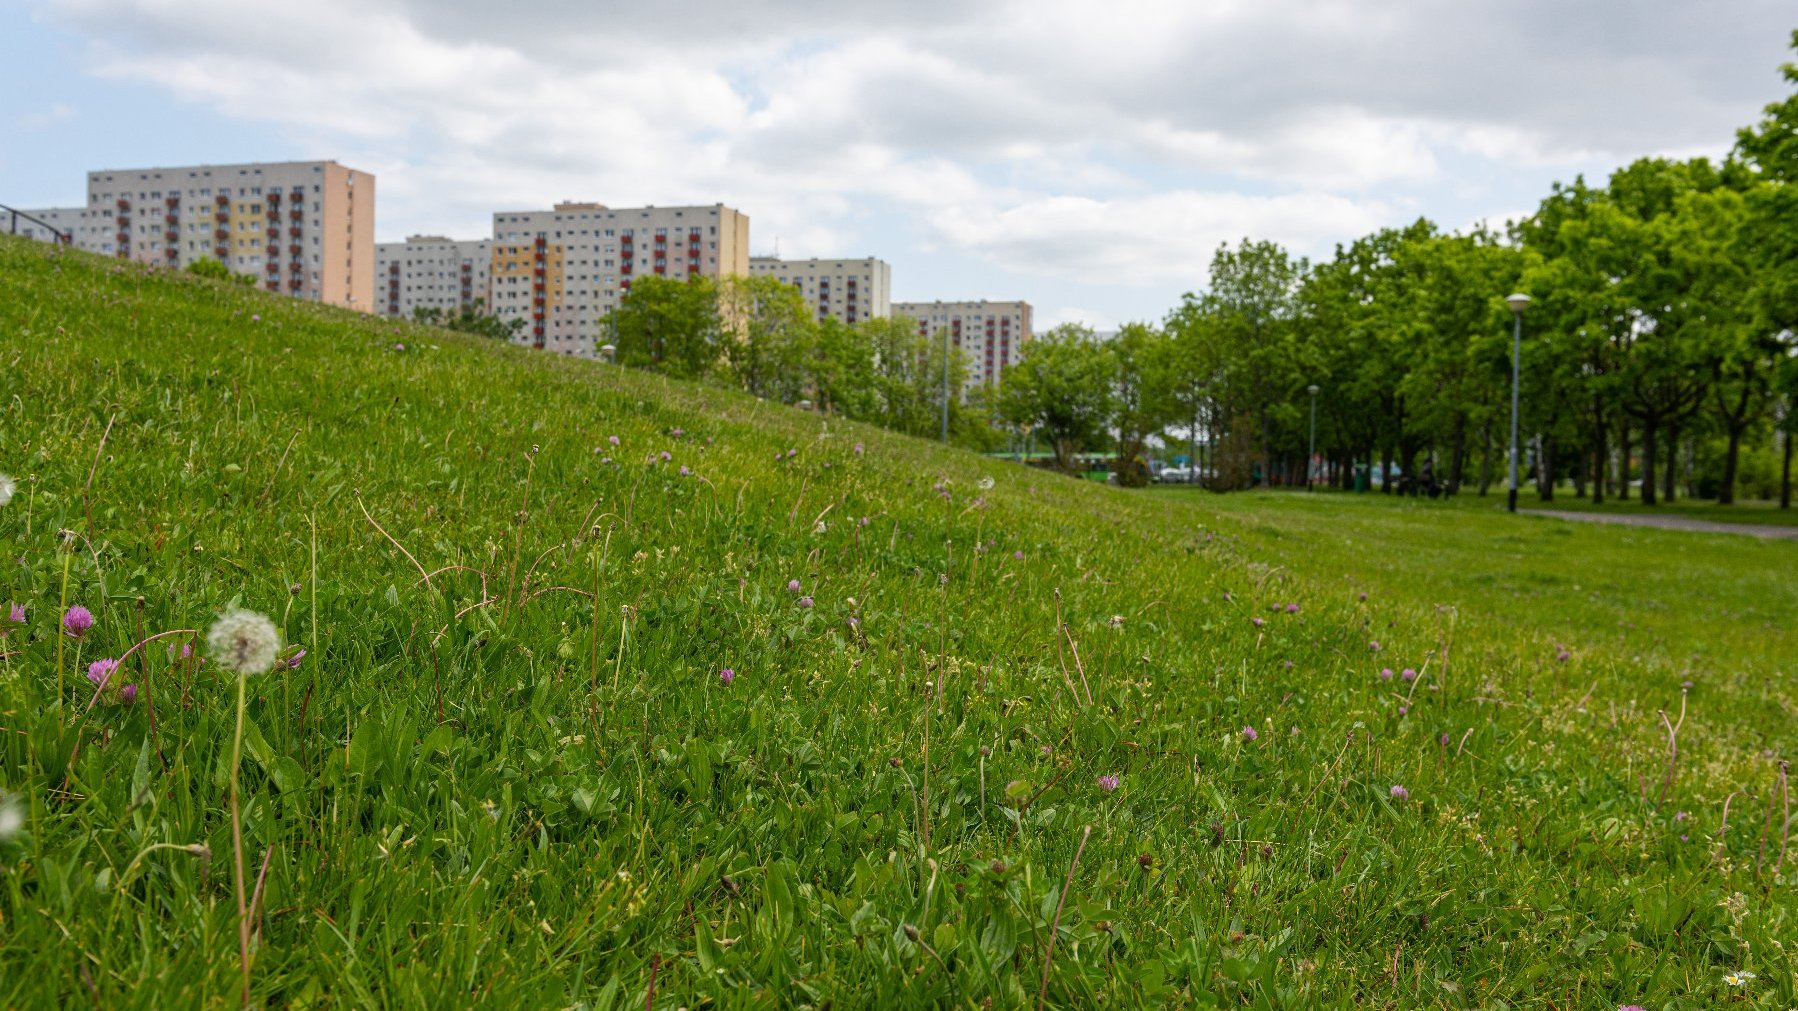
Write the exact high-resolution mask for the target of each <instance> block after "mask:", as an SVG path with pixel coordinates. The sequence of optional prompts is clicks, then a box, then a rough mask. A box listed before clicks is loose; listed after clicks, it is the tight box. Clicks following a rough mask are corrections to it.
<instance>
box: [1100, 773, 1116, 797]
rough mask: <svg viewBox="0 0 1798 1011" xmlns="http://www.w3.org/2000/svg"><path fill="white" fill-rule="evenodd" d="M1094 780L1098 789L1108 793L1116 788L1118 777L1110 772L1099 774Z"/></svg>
mask: <svg viewBox="0 0 1798 1011" xmlns="http://www.w3.org/2000/svg"><path fill="white" fill-rule="evenodd" d="M1094 782H1095V783H1097V784H1098V785H1099V789H1101V790H1104V791H1105V792H1106V793H1110V792H1111V791H1113V790H1116V789H1117V788H1118V778H1117V777H1116V776H1114V775H1111V774H1110V773H1106V774H1105V775H1103V776H1100V777H1099V778H1098V779H1096V780H1094Z"/></svg>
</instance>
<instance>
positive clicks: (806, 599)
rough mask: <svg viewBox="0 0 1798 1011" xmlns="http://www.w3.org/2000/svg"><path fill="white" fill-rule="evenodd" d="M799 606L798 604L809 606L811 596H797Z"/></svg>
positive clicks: (810, 604)
mask: <svg viewBox="0 0 1798 1011" xmlns="http://www.w3.org/2000/svg"><path fill="white" fill-rule="evenodd" d="M799 606H800V607H810V606H812V598H810V597H800V598H799Z"/></svg>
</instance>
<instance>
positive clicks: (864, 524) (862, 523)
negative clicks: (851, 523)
mask: <svg viewBox="0 0 1798 1011" xmlns="http://www.w3.org/2000/svg"><path fill="white" fill-rule="evenodd" d="M858 525H859V526H864V527H865V526H867V525H868V517H866V516H863V517H862V521H861V523H860V524H858Z"/></svg>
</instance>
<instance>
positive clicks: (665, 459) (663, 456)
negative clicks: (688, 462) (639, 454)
mask: <svg viewBox="0 0 1798 1011" xmlns="http://www.w3.org/2000/svg"><path fill="white" fill-rule="evenodd" d="M658 455H659V456H660V457H661V460H662V462H663V463H667V462H668V461H669V460H672V459H674V457H673V455H672V454H670V453H669V452H668V451H667V450H665V449H664V450H662V452H661V453H660V454H658Z"/></svg>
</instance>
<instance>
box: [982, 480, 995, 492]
mask: <svg viewBox="0 0 1798 1011" xmlns="http://www.w3.org/2000/svg"><path fill="white" fill-rule="evenodd" d="M980 490H981V491H992V490H993V479H992V478H990V477H983V478H981V479H980Z"/></svg>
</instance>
